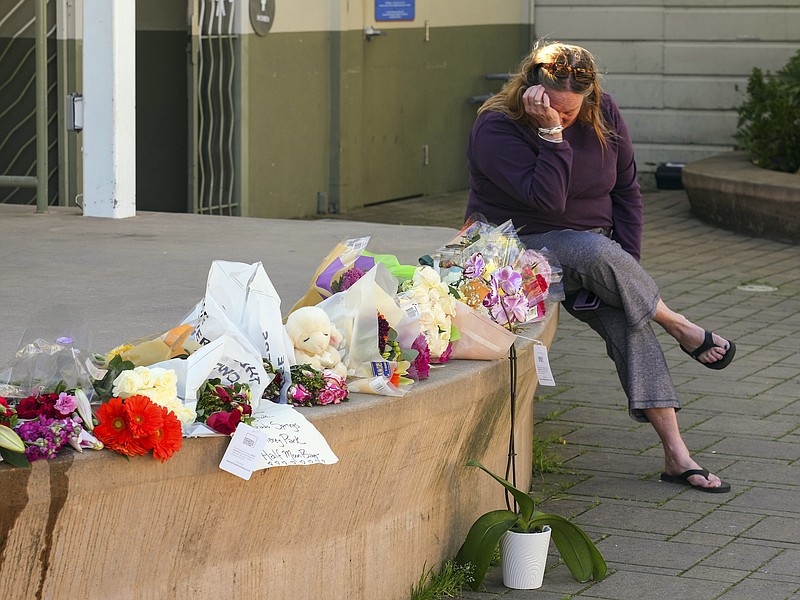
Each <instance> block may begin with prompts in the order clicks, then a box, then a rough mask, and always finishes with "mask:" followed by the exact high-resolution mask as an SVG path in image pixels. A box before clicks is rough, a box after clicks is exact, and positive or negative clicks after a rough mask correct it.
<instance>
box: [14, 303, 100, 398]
mask: <svg viewBox="0 0 800 600" xmlns="http://www.w3.org/2000/svg"><path fill="white" fill-rule="evenodd" d="M61 312H62V311H60V310H57V309H56V308H54V311H53V314H50V313H49V312H48V313H47V314H39V315H36V316H34V317H33V318H32V319H31V321H30V324H29V325H28V326H27V327H26V329H25V332H24V333H23V335H22V339H21V341H20V344H19V346H18V348H17V351H16V352H15V353H14V356H13V357H11V358H10V360H8V361H7V362H5V364H3V365H2V366H0V396H2V397H4V398H25V397H27V396H35V395H38V394H39V393H42V392H48V391H52V390H54V389H55V387H56V386H57V385H59V384H60V383H63V385H64V386H65V387H66V389H68V390H74V389H77V388H80V389H82V390H83V391H84V393H85V394H86V395H87V396H88V398H89V399H90V400H91V399H92V398H93V396H94V388H93V387H92V379H93V378H99V377H102V375H103V372H102V370H100V369H99V368H98V367H97V365H95V364H94V363H93V361H92V356H91V352H90V351H89V350H90V347H89V346H90V343H91V341H90V336H89V333H88V322H87V321H85V320H83V319H82V318H81V316H80V315H72V314H70V313H69V312H66V311H63V316H62V317H59V316H57V315H59V313H61Z"/></svg>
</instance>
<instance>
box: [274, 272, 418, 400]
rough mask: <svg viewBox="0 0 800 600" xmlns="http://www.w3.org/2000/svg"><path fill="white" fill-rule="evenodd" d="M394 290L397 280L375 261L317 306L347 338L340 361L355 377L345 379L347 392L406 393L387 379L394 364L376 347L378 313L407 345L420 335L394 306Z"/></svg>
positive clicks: (413, 325) (395, 289)
mask: <svg viewBox="0 0 800 600" xmlns="http://www.w3.org/2000/svg"><path fill="white" fill-rule="evenodd" d="M396 292H397V279H396V278H395V277H394V276H393V275H392V274H391V273H389V271H388V270H387V268H386V267H385V266H384V265H383V264H381V263H377V264H376V265H375V266H374V267H373V268H371V269H370V270H369V271H367V272H366V273H365V274H364V276H363V277H361V278H360V279H358V281H356V282H355V283H354V284H353V285H352V286H351V287H350V288H348V289H347V290H345V291H343V292H339V293H337V294H334V295H332V296H331V297H329V298H327V299H326V300H323V301H322V302H320V303H319V304H318V305H317V306H318V307H319V308H321V309H322V310H324V311H325V312H326V313H327V315H328V316H329V318H330V320H331V322H332V323H333V324H334V325H335V326H336V328H337V329H338V330H339V331H340V332H342V335H343V337H344V339H345V341H346V347H345V349H344V351H343V352H342V354H343V358H342V360H343V362H344V363H345V365H346V366H347V375H348V377H352V378H355V379H354V380H351V381H348V389H349V391H350V392H363V393H368V394H383V395H391V396H402V395H403V394H405V390H401V389H399V388H397V387H396V386H394V385H393V384H392V383H391V382H390V379H391V377H392V375H393V373H394V371H395V369H396V367H397V365H396V364H393V363H392V362H391V361H388V360H386V359H385V358H384V357H383V356H382V355H381V353H380V351H379V346H378V313H379V312H380V313H381V314H382V315H383V316H384V318H385V319H386V320H387V321H388V323H389V326H390V327H391V328H393V329H394V330H395V331H396V332H397V336H398V340H399V339H403V340H406V339H407V340H408V344H407V345H408V346H409V347H410V345H411V343H412V342H413V340H414V339H415V338H416V337H417V336H418V335H419V324H418V322H417V321H416V320H414V319H409V318H408V317H407V316H406V313H405V312H404V311H403V310H402V309H401V308H400V307H398V306H397V304H396V302H395V294H396ZM290 318H291V315H290ZM287 322H288V319H287Z"/></svg>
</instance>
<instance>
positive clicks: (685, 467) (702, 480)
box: [664, 458, 722, 488]
mask: <svg viewBox="0 0 800 600" xmlns="http://www.w3.org/2000/svg"><path fill="white" fill-rule="evenodd" d="M691 469H700V470H702V467H701V466H700V465H698V464H697V463H696V462H695V461H693V460H692V459H689V460H688V461H686V462H683V463H681V464H678V462H676V461H674V460H670V459H668V458H665V459H664V472H665V473H666V474H667V475H672V476H675V477H677V476H678V475H680V474H681V473H685V472H686V471H689V470H691ZM686 480H687V481H688V482H689V483H690V484H692V485H693V486H696V487H704V488H716V487H719V486H720V485H722V480H721V479H720V478H719V477H717V476H716V475H714V474H713V473H709V474H708V478H706V477H703V476H702V475H689V477H687V478H686Z"/></svg>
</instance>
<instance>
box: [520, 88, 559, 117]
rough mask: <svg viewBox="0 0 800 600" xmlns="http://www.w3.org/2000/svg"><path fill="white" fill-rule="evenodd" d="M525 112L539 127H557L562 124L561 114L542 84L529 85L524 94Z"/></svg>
mask: <svg viewBox="0 0 800 600" xmlns="http://www.w3.org/2000/svg"><path fill="white" fill-rule="evenodd" d="M522 104H523V106H524V107H525V112H526V113H527V114H528V115H529V116H530V117H531V118H532V119H533V120H534V122H535V123H536V124H537V125H538V126H539V127H555V126H556V125H560V124H561V115H559V114H558V112H557V111H556V110H555V109H554V108H553V107H552V106H550V97H549V96H548V95H547V93H546V92H545V91H544V87H543V86H541V85H534V86H531V87H529V88H528V89H527V90H525V92H524V93H523V94H522Z"/></svg>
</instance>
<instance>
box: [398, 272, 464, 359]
mask: <svg viewBox="0 0 800 600" xmlns="http://www.w3.org/2000/svg"><path fill="white" fill-rule="evenodd" d="M397 301H398V303H399V304H400V308H402V309H404V310H405V311H406V312H407V313H408V312H409V310H411V307H412V306H413V305H416V307H417V310H418V311H419V323H420V325H421V327H422V333H423V335H424V336H425V339H426V340H427V342H428V348H429V349H430V353H431V360H432V361H433V362H437V361H438V362H444V361H446V360H447V357H448V356H449V348H450V334H451V331H452V328H453V317H454V316H455V314H456V304H455V298H454V297H453V296H451V295H450V292H449V290H448V287H447V284H445V283H443V282H442V280H441V279H440V277H439V274H438V273H437V272H436V271H435V270H434V269H433V268H431V267H428V266H423V267H418V268H417V269H416V270H415V271H414V276H413V277H412V278H411V279H410V280H408V281H406V282H404V283H403V285H402V286H401V288H400V292H399V293H398V295H397Z"/></svg>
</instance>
